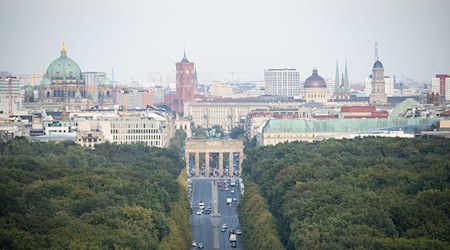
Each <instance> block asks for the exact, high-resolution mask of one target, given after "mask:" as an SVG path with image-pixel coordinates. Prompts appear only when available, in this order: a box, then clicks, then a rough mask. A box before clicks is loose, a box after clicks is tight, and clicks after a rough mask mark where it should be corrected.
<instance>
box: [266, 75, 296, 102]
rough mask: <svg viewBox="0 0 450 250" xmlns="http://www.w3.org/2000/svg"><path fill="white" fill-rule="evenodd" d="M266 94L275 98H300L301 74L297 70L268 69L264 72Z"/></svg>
mask: <svg viewBox="0 0 450 250" xmlns="http://www.w3.org/2000/svg"><path fill="white" fill-rule="evenodd" d="M264 81H265V84H266V94H267V95H273V96H287V97H299V96H300V87H301V86H300V72H299V71H297V70H296V69H268V70H265V71H264Z"/></svg>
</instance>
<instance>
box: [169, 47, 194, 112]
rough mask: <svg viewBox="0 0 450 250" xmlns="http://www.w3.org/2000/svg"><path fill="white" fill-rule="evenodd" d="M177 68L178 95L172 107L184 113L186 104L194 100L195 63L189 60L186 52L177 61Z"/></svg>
mask: <svg viewBox="0 0 450 250" xmlns="http://www.w3.org/2000/svg"><path fill="white" fill-rule="evenodd" d="M175 65H176V70H177V85H176V88H177V89H176V97H175V100H174V103H173V105H172V109H173V110H174V111H176V112H178V113H184V105H185V104H186V103H190V102H192V101H193V100H194V95H195V88H194V68H195V66H194V63H193V62H189V60H188V59H187V57H186V51H185V52H184V56H183V59H182V60H181V62H178V63H175Z"/></svg>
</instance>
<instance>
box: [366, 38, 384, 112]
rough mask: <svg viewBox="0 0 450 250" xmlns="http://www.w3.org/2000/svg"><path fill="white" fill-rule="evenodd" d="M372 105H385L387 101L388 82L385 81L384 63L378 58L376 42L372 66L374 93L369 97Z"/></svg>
mask: <svg viewBox="0 0 450 250" xmlns="http://www.w3.org/2000/svg"><path fill="white" fill-rule="evenodd" d="M369 102H370V104H372V105H378V104H379V105H383V104H386V103H387V95H386V82H385V81H384V68H383V64H382V63H381V62H380V60H379V58H378V43H377V42H375V63H374V64H373V68H372V93H371V94H370V97H369Z"/></svg>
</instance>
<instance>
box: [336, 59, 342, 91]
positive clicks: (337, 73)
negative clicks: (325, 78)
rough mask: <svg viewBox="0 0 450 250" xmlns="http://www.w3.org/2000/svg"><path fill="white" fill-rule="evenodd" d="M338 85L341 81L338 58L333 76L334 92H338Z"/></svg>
mask: <svg viewBox="0 0 450 250" xmlns="http://www.w3.org/2000/svg"><path fill="white" fill-rule="evenodd" d="M340 87H341V83H340V82H339V64H338V60H337V59H336V76H335V78H334V92H339V89H340Z"/></svg>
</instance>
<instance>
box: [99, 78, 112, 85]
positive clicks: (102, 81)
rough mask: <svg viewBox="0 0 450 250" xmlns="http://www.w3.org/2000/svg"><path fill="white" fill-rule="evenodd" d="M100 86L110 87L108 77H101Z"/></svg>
mask: <svg viewBox="0 0 450 250" xmlns="http://www.w3.org/2000/svg"><path fill="white" fill-rule="evenodd" d="M100 85H103V86H110V85H111V81H110V80H109V79H108V77H102V78H101V79H100Z"/></svg>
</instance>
